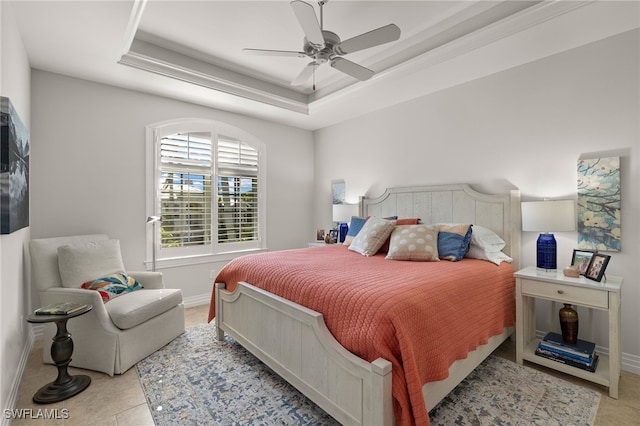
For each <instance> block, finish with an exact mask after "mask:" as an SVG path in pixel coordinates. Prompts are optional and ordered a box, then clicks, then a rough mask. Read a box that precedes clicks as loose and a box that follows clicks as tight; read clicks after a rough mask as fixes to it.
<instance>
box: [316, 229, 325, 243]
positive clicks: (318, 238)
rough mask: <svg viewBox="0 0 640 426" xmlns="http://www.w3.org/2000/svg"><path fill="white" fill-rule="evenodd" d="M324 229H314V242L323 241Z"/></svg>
mask: <svg viewBox="0 0 640 426" xmlns="http://www.w3.org/2000/svg"><path fill="white" fill-rule="evenodd" d="M324 236H325V233H324V229H323V228H318V229H316V241H324Z"/></svg>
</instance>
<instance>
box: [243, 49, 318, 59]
mask: <svg viewBox="0 0 640 426" xmlns="http://www.w3.org/2000/svg"><path fill="white" fill-rule="evenodd" d="M242 51H243V52H244V53H247V54H249V55H257V56H292V57H294V56H295V57H298V58H306V57H307V54H306V53H304V52H294V51H292V50H268V49H242Z"/></svg>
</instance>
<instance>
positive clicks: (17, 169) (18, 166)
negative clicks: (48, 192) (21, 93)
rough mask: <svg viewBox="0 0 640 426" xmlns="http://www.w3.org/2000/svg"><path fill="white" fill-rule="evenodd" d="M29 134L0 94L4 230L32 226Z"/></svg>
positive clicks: (0, 224)
mask: <svg viewBox="0 0 640 426" xmlns="http://www.w3.org/2000/svg"><path fill="white" fill-rule="evenodd" d="M29 149H30V148H29V133H28V131H27V128H26V127H25V126H24V124H23V123H22V120H20V117H18V114H17V113H16V111H15V109H14V108H13V105H12V104H11V101H10V100H9V98H5V97H0V233H2V234H10V233H12V232H14V231H17V230H18V229H22V228H24V227H27V226H29V153H30V151H29Z"/></svg>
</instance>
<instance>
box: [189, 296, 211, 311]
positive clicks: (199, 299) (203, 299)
mask: <svg viewBox="0 0 640 426" xmlns="http://www.w3.org/2000/svg"><path fill="white" fill-rule="evenodd" d="M210 302H211V294H210V293H203V294H198V295H196V296H189V297H185V298H183V299H182V303H184V307H185V308H195V307H196V306H202V305H208V304H209V303H210Z"/></svg>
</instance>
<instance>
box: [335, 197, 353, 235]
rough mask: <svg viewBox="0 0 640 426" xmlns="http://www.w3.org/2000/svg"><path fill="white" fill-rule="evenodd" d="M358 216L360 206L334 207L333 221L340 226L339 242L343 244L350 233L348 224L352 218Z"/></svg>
mask: <svg viewBox="0 0 640 426" xmlns="http://www.w3.org/2000/svg"><path fill="white" fill-rule="evenodd" d="M357 214H358V204H334V205H333V221H334V222H336V223H337V224H338V230H339V239H338V242H340V243H343V242H344V239H345V238H346V236H347V232H349V225H348V222H350V221H351V217H352V216H356V215H357Z"/></svg>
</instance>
